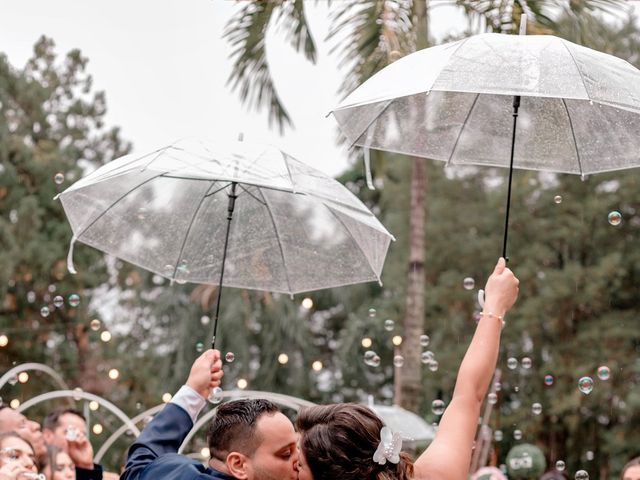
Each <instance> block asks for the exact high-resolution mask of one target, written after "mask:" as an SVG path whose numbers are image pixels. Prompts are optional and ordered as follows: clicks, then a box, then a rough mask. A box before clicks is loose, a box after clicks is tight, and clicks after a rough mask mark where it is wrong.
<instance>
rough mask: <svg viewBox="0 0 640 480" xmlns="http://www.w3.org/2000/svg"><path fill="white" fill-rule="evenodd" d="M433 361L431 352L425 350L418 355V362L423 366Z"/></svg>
mask: <svg viewBox="0 0 640 480" xmlns="http://www.w3.org/2000/svg"><path fill="white" fill-rule="evenodd" d="M432 360H433V352H432V351H431V350H427V351H426V352H422V354H421V355H420V361H421V362H422V363H424V364H425V365H426V364H428V363H431V361H432Z"/></svg>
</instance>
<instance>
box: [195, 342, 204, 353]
mask: <svg viewBox="0 0 640 480" xmlns="http://www.w3.org/2000/svg"><path fill="white" fill-rule="evenodd" d="M203 351H204V343H202V342H198V343H196V352H198V353H202V352H203Z"/></svg>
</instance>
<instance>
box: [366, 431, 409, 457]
mask: <svg viewBox="0 0 640 480" xmlns="http://www.w3.org/2000/svg"><path fill="white" fill-rule="evenodd" d="M401 449H402V437H401V436H400V434H399V433H397V432H392V431H391V429H390V428H389V427H382V429H381V430H380V443H379V444H378V448H377V449H376V451H375V453H374V454H373V461H374V462H376V463H379V464H380V465H384V464H385V463H387V461H389V462H390V463H398V462H400V450H401Z"/></svg>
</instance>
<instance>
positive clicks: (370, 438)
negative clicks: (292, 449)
mask: <svg viewBox="0 0 640 480" xmlns="http://www.w3.org/2000/svg"><path fill="white" fill-rule="evenodd" d="M383 426H384V424H383V423H382V420H380V418H379V417H378V416H377V415H376V414H375V413H374V412H373V411H372V410H370V409H369V408H367V407H365V406H364V405H358V404H355V403H338V404H334V405H319V406H314V407H308V408H304V409H302V410H301V411H300V413H299V414H298V418H297V419H296V427H297V429H298V431H299V432H300V434H301V435H302V437H301V440H300V447H301V449H302V453H303V454H304V456H305V459H306V463H307V465H308V466H309V469H310V470H311V474H312V475H313V478H314V480H335V479H337V478H339V479H340V480H410V479H411V478H413V463H412V461H411V459H410V457H409V456H408V455H407V454H406V453H401V454H400V462H399V463H398V464H393V463H390V462H387V463H385V464H384V465H380V464H378V463H376V462H374V461H373V454H374V452H375V451H376V449H377V448H378V445H379V444H380V430H381V429H382V427H383Z"/></svg>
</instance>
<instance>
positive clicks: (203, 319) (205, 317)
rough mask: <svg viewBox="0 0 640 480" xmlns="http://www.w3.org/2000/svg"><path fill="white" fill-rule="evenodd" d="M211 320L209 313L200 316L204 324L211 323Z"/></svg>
mask: <svg viewBox="0 0 640 480" xmlns="http://www.w3.org/2000/svg"><path fill="white" fill-rule="evenodd" d="M210 321H211V318H209V316H208V315H203V316H201V317H200V323H201V324H202V325H209V322H210Z"/></svg>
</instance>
